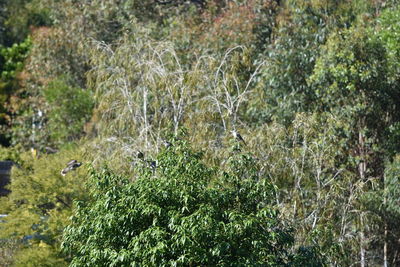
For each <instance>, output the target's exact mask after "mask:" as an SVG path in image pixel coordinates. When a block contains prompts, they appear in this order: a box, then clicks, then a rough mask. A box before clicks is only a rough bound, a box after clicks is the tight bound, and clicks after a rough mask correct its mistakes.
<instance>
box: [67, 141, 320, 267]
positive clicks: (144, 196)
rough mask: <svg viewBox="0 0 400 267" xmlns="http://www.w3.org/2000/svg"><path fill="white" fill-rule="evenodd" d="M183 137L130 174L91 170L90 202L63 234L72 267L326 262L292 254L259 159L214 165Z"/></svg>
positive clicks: (234, 159) (241, 157)
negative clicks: (221, 166) (152, 164)
mask: <svg viewBox="0 0 400 267" xmlns="http://www.w3.org/2000/svg"><path fill="white" fill-rule="evenodd" d="M201 157H202V153H198V152H194V151H192V150H191V149H190V148H188V147H187V144H186V142H183V141H179V142H176V143H174V144H173V146H172V147H170V148H167V149H166V150H164V151H162V152H161V153H160V154H159V155H158V157H157V167H156V169H155V170H154V169H151V168H148V167H146V165H145V164H144V165H142V164H140V165H139V168H138V169H137V170H136V171H137V172H135V173H136V174H137V176H135V177H134V178H133V179H135V180H134V181H133V182H132V180H131V179H132V178H126V177H121V176H118V175H116V174H114V173H112V172H111V171H110V170H107V169H105V170H103V171H101V172H98V171H95V170H92V172H91V178H90V189H91V190H90V192H91V193H90V194H91V198H92V200H91V201H90V202H82V201H81V202H79V204H78V207H77V210H76V213H75V215H74V217H73V219H72V224H71V225H70V226H68V227H67V229H66V230H65V232H64V241H63V247H64V249H65V250H66V251H67V252H68V253H70V255H71V257H72V262H71V266H81V265H89V266H130V265H132V264H133V265H134V266H141V265H158V266H166V265H185V266H191V265H207V266H208V265H213V266H216V265H223V266H238V265H239V266H241V265H243V266H244V265H252V266H254V265H264V264H267V265H269V266H284V265H290V266H304V264H310V263H312V264H314V265H313V266H321V265H322V262H321V259H319V257H318V254H315V253H314V254H313V253H311V254H309V255H307V257H305V255H303V254H301V253H299V254H293V253H292V252H291V250H290V248H291V247H292V246H293V241H294V240H293V237H292V234H291V231H290V230H289V229H288V228H286V227H285V226H284V225H283V224H281V223H280V222H279V219H278V214H277V210H276V209H275V207H274V205H275V200H274V196H275V188H274V186H273V185H272V184H271V182H270V181H269V180H268V178H266V177H262V176H260V175H259V174H260V172H259V169H258V167H257V164H256V162H255V161H254V159H253V158H252V157H251V156H249V155H246V154H236V155H233V156H232V157H231V158H230V159H228V162H227V166H228V167H227V169H226V170H225V171H222V172H221V171H219V170H218V169H217V168H209V167H207V166H206V165H204V163H202V161H201Z"/></svg>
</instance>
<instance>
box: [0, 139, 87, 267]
mask: <svg viewBox="0 0 400 267" xmlns="http://www.w3.org/2000/svg"><path fill="white" fill-rule="evenodd" d="M82 153H83V152H82V150H81V149H80V148H77V147H76V146H74V147H70V148H68V149H64V150H63V151H61V152H59V153H57V154H52V155H41V154H39V156H40V157H39V158H36V157H34V156H33V155H32V154H31V153H30V152H26V153H21V155H20V157H21V158H22V160H21V162H22V163H21V165H20V166H14V167H13V169H12V173H11V183H10V185H9V186H8V189H9V190H10V191H11V193H10V194H9V195H8V196H6V197H1V198H0V214H8V216H7V217H5V218H3V219H2V220H3V222H1V223H0V240H1V239H7V240H17V241H19V242H20V241H24V242H22V244H21V245H22V246H20V247H19V249H18V251H17V253H15V254H14V256H13V261H14V262H17V263H18V262H19V263H20V264H19V265H18V264H17V266H62V265H54V264H53V263H54V262H62V261H63V259H64V257H63V255H62V253H61V252H60V250H59V245H60V237H61V235H62V232H63V230H64V227H65V226H66V225H67V224H68V222H69V217H70V216H71V212H72V209H73V200H74V199H77V200H79V199H84V198H85V191H84V189H83V184H84V181H85V179H84V177H85V167H83V166H82V167H81V168H79V169H77V170H76V171H74V172H70V173H68V174H67V175H65V176H62V175H61V174H60V171H61V170H62V169H63V168H65V166H66V163H67V162H68V161H70V160H71V159H77V160H79V161H81V160H82V158H83V155H82ZM83 163H84V164H85V163H86V162H83ZM28 255H29V256H28ZM29 262H31V263H29ZM39 262H40V264H39ZM29 264H31V265H29ZM32 264H33V265H32Z"/></svg>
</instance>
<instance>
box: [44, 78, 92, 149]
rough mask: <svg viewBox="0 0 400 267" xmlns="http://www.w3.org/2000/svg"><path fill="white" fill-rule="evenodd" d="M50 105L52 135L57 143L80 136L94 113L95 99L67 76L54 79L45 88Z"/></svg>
mask: <svg viewBox="0 0 400 267" xmlns="http://www.w3.org/2000/svg"><path fill="white" fill-rule="evenodd" d="M44 96H45V98H46V101H47V102H48V104H49V105H50V111H49V114H48V118H49V122H48V123H49V128H50V135H51V137H52V138H53V140H54V141H55V142H57V143H63V142H65V141H68V140H71V139H75V138H77V137H80V136H81V134H82V132H83V126H84V124H85V122H87V121H88V120H89V119H90V117H91V113H92V108H93V105H94V101H93V98H92V94H91V92H90V91H88V90H84V89H82V88H79V87H74V86H71V85H70V84H69V83H68V79H67V78H66V77H61V78H60V79H57V80H54V81H52V82H50V83H49V85H48V86H47V88H46V89H45V90H44Z"/></svg>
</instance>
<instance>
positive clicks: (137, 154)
mask: <svg viewBox="0 0 400 267" xmlns="http://www.w3.org/2000/svg"><path fill="white" fill-rule="evenodd" d="M136 157H137V158H138V159H144V154H143V152H142V151H139V150H138V151H137V153H136Z"/></svg>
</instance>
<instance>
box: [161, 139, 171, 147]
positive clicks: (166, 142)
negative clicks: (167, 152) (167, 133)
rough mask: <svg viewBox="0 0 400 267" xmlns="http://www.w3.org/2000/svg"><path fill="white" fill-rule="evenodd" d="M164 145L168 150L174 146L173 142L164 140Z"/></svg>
mask: <svg viewBox="0 0 400 267" xmlns="http://www.w3.org/2000/svg"><path fill="white" fill-rule="evenodd" d="M163 144H164V146H165V147H166V148H170V147H171V146H172V144H171V142H169V141H167V140H163Z"/></svg>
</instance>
